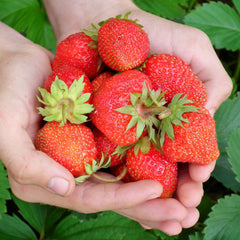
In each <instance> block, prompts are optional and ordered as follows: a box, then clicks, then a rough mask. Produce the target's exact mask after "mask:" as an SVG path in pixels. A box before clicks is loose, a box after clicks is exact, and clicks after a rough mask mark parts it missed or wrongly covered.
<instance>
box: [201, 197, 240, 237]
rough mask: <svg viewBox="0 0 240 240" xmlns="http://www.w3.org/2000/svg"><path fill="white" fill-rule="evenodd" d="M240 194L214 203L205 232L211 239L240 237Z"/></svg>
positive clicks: (206, 222)
mask: <svg viewBox="0 0 240 240" xmlns="http://www.w3.org/2000/svg"><path fill="white" fill-rule="evenodd" d="M239 222H240V196H239V195H235V194H233V195H231V196H226V197H225V198H224V199H220V200H219V202H218V204H216V205H214V207H213V208H212V212H211V213H210V214H209V218H208V219H207V220H206V221H205V224H206V227H205V228H204V230H203V232H204V233H205V238H206V239H209V240H226V239H239V235H240V228H239Z"/></svg>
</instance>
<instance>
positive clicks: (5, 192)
mask: <svg viewBox="0 0 240 240" xmlns="http://www.w3.org/2000/svg"><path fill="white" fill-rule="evenodd" d="M9 188H10V185H9V182H8V177H7V171H6V170H5V168H4V165H3V163H2V162H1V160H0V218H1V214H2V213H5V212H6V211H7V207H6V200H9V199H11V196H10V192H9Z"/></svg>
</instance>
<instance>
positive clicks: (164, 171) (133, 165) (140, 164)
mask: <svg viewBox="0 0 240 240" xmlns="http://www.w3.org/2000/svg"><path fill="white" fill-rule="evenodd" d="M140 141H142V142H141V143H140V144H141V146H142V147H143V148H145V149H144V150H141V149H140V150H138V151H137V152H136V149H135V147H132V148H130V149H129V150H128V151H127V157H126V163H127V169H128V173H129V174H130V175H131V176H132V178H133V179H134V180H135V181H138V180H143V179H152V180H155V181H158V182H160V183H161V184H162V186H163V192H162V194H161V196H160V198H169V197H172V196H173V193H174V192H175V190H176V187H177V169H178V168H177V163H176V162H173V161H171V160H170V159H168V158H167V157H166V156H165V155H163V154H162V153H161V152H160V151H158V150H157V149H156V148H155V147H154V145H153V144H152V143H151V142H149V141H148V137H143V138H142V139H140ZM146 145H148V148H146Z"/></svg>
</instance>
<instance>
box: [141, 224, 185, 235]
mask: <svg viewBox="0 0 240 240" xmlns="http://www.w3.org/2000/svg"><path fill="white" fill-rule="evenodd" d="M146 224H148V225H146ZM140 225H141V226H142V227H143V228H145V229H158V230H160V231H162V232H164V233H165V234H167V235H169V236H174V235H178V234H180V233H181V231H182V226H181V224H180V223H179V222H177V221H162V222H148V223H144V224H140Z"/></svg>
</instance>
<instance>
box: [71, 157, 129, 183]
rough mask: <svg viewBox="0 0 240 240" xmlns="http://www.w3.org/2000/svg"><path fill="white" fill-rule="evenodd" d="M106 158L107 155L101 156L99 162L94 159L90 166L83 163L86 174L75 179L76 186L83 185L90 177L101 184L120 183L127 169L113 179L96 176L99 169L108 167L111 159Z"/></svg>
mask: <svg viewBox="0 0 240 240" xmlns="http://www.w3.org/2000/svg"><path fill="white" fill-rule="evenodd" d="M106 156H107V153H106V154H105V155H104V154H102V157H101V159H100V160H98V159H97V160H95V159H94V160H93V161H92V165H91V164H88V163H84V167H85V171H86V174H85V175H82V176H80V177H77V178H75V182H76V183H77V184H79V183H83V182H85V181H86V180H87V179H88V178H90V177H94V178H96V179H98V180H100V181H102V182H117V181H120V180H121V179H122V178H124V176H125V175H126V173H127V168H124V169H123V171H122V172H121V173H120V174H119V175H118V176H117V177H115V178H104V177H101V176H100V175H98V174H96V173H97V171H99V170H100V169H103V168H109V167H110V164H111V157H109V158H107V159H106Z"/></svg>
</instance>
